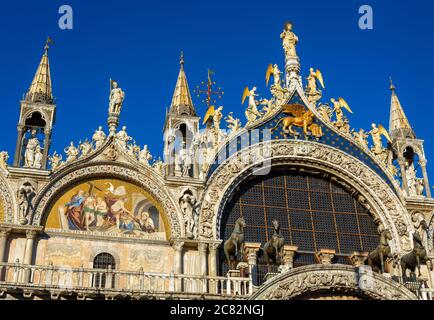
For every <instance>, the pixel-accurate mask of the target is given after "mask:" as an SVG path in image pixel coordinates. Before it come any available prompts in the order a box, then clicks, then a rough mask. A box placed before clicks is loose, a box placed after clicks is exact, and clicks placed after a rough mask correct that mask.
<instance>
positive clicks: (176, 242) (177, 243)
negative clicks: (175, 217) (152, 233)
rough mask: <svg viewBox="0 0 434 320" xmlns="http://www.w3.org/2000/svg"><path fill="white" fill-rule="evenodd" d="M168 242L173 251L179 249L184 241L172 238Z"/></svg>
mask: <svg viewBox="0 0 434 320" xmlns="http://www.w3.org/2000/svg"><path fill="white" fill-rule="evenodd" d="M170 244H171V246H172V248H173V249H175V251H181V250H182V248H183V247H184V244H185V242H184V241H180V240H172V241H171V243H170Z"/></svg>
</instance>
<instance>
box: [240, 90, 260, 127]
mask: <svg viewBox="0 0 434 320" xmlns="http://www.w3.org/2000/svg"><path fill="white" fill-rule="evenodd" d="M256 90H257V89H256V87H253V88H252V90H249V88H248V87H246V88H245V89H244V93H243V98H242V100H241V104H244V102H245V101H246V99H247V97H248V98H249V104H248V106H247V109H246V118H247V121H248V123H252V122H254V121H256V119H258V118H259V117H262V114H261V113H260V112H259V110H258V105H259V102H258V101H256V99H255V97H257V96H258V95H257V94H256Z"/></svg>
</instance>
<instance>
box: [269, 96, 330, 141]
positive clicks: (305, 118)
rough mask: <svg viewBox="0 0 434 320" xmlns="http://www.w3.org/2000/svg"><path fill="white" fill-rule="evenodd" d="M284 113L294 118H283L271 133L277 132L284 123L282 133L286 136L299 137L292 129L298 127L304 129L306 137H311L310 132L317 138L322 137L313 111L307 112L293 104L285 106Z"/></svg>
mask: <svg viewBox="0 0 434 320" xmlns="http://www.w3.org/2000/svg"><path fill="white" fill-rule="evenodd" d="M282 112H283V113H284V114H287V115H293V117H286V118H281V119H280V120H279V121H278V122H277V124H276V126H275V127H274V128H273V129H271V131H275V130H276V129H277V127H278V126H279V125H280V124H281V123H282V124H283V127H282V131H283V132H284V133H285V134H293V135H297V132H295V131H294V130H293V129H292V127H293V126H296V127H300V128H303V132H304V134H305V135H310V132H309V131H311V132H312V133H313V134H314V135H315V136H316V137H321V136H322V130H321V127H319V126H318V125H315V124H314V123H313V122H314V120H315V115H314V114H313V112H312V110H307V111H306V108H305V107H304V106H303V105H300V104H293V105H285V106H284V107H283V111H282Z"/></svg>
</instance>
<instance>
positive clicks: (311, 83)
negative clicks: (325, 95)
mask: <svg viewBox="0 0 434 320" xmlns="http://www.w3.org/2000/svg"><path fill="white" fill-rule="evenodd" d="M307 81H308V84H307V89H306V91H307V94H308V95H316V94H319V93H321V92H320V91H318V85H317V82H319V83H320V85H321V87H322V88H323V89H325V85H324V78H323V76H322V73H321V71H319V70H316V71H314V69H313V68H310V70H309V76H308V77H307Z"/></svg>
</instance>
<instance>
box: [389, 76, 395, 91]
mask: <svg viewBox="0 0 434 320" xmlns="http://www.w3.org/2000/svg"><path fill="white" fill-rule="evenodd" d="M395 89H396V87H395V86H394V85H393V80H392V77H390V90H391V91H392V92H395Z"/></svg>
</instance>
